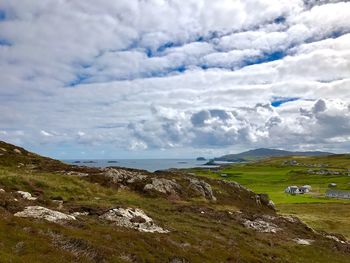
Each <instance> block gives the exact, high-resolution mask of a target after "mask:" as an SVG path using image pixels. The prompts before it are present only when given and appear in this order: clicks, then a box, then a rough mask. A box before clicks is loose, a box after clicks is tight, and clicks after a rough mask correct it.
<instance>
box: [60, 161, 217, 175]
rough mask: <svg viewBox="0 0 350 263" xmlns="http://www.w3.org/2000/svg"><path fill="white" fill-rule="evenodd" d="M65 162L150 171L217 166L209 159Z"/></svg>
mask: <svg viewBox="0 0 350 263" xmlns="http://www.w3.org/2000/svg"><path fill="white" fill-rule="evenodd" d="M63 162H65V163H68V164H74V165H84V166H89V167H108V166H120V167H127V168H135V169H143V170H147V171H150V172H154V171H156V170H166V169H170V168H178V169H179V168H194V167H203V168H209V167H212V168H213V167H217V166H207V165H204V164H205V163H206V162H207V161H197V160H195V159H121V160H115V159H108V160H101V159H99V160H86V159H84V160H79V159H75V160H63Z"/></svg>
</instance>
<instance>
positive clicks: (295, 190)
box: [284, 185, 311, 195]
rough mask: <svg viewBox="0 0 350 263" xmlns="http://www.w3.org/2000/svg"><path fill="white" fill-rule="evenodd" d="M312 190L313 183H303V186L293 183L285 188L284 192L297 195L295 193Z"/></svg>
mask: <svg viewBox="0 0 350 263" xmlns="http://www.w3.org/2000/svg"><path fill="white" fill-rule="evenodd" d="M310 190H311V185H303V186H296V185H291V186H288V187H287V188H286V189H285V190H284V192H285V193H287V194H291V195H295V194H305V193H309V192H310Z"/></svg>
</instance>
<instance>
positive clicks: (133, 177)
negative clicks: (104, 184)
mask: <svg viewBox="0 0 350 263" xmlns="http://www.w3.org/2000/svg"><path fill="white" fill-rule="evenodd" d="M104 175H105V176H107V177H109V178H111V179H112V180H113V182H114V183H121V184H132V183H135V182H140V181H143V180H145V179H146V178H147V176H146V175H143V174H141V173H137V172H133V171H128V170H124V169H115V168H106V169H105V172H104Z"/></svg>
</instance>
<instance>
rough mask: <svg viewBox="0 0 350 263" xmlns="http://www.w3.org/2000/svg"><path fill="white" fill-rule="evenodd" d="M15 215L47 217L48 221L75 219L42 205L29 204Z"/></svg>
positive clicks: (56, 221) (57, 221)
mask: <svg viewBox="0 0 350 263" xmlns="http://www.w3.org/2000/svg"><path fill="white" fill-rule="evenodd" d="M14 216H17V217H30V218H37V219H45V220H47V221H50V222H55V223H59V222H62V221H66V220H75V217H74V216H71V215H67V214H64V213H62V212H58V211H54V210H51V209H48V208H45V207H42V206H27V207H26V208H25V209H24V210H23V211H21V212H17V213H15V214H14Z"/></svg>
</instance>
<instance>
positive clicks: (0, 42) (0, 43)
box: [0, 38, 12, 46]
mask: <svg viewBox="0 0 350 263" xmlns="http://www.w3.org/2000/svg"><path fill="white" fill-rule="evenodd" d="M0 46H12V43H11V42H10V41H8V40H6V39H2V38H0Z"/></svg>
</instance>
